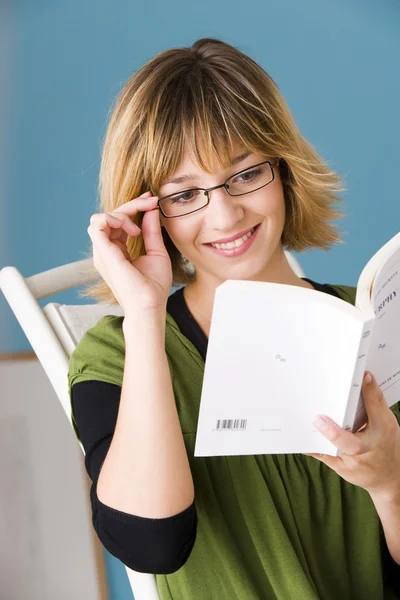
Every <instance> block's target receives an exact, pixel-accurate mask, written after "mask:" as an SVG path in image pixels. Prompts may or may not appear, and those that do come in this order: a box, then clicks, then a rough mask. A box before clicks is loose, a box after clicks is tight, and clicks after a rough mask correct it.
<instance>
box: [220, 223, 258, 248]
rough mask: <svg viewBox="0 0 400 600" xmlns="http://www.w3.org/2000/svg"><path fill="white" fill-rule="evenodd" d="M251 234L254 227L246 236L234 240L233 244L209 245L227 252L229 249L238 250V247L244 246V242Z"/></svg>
mask: <svg viewBox="0 0 400 600" xmlns="http://www.w3.org/2000/svg"><path fill="white" fill-rule="evenodd" d="M253 232H254V227H253V228H252V229H251V231H249V233H246V235H244V236H243V237H241V238H239V239H237V240H235V241H234V242H228V243H227V244H211V246H214V248H222V249H223V250H229V248H239V246H241V245H242V244H244V242H245V241H246V240H248V239H249V237H250V236H251V235H252V234H253Z"/></svg>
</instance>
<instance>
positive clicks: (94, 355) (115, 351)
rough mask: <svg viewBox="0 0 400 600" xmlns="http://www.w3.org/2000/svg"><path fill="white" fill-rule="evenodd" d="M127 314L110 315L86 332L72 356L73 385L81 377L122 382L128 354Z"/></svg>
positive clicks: (70, 378)
mask: <svg viewBox="0 0 400 600" xmlns="http://www.w3.org/2000/svg"><path fill="white" fill-rule="evenodd" d="M122 322H123V317H118V316H114V315H107V316H105V317H102V318H101V319H99V321H97V323H96V325H94V327H91V328H90V329H88V330H87V331H86V333H84V335H83V336H82V338H81V340H80V341H79V343H78V345H77V346H76V348H75V350H74V351H73V352H72V354H71V356H70V359H69V370H68V384H69V388H71V387H72V385H74V384H75V383H77V382H78V381H89V380H97V381H105V382H108V383H115V384H117V385H122V373H123V367H124V356H125V339H124V334H123V330H122Z"/></svg>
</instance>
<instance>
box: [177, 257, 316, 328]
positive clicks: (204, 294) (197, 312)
mask: <svg viewBox="0 0 400 600" xmlns="http://www.w3.org/2000/svg"><path fill="white" fill-rule="evenodd" d="M223 281H224V280H221V281H218V282H215V280H214V281H212V282H210V281H209V280H207V279H205V278H204V277H202V276H200V277H199V276H198V274H197V273H196V280H195V281H193V283H189V284H188V285H187V286H186V287H185V289H184V290H183V294H184V298H185V302H186V304H187V306H188V308H189V310H190V312H191V313H192V315H193V317H194V318H195V319H196V321H197V323H198V324H199V326H200V327H201V329H202V330H203V332H204V333H205V334H206V336H207V337H208V335H209V331H210V324H211V316H212V311H213V305H214V297H215V290H216V288H217V287H218V286H219V285H221V283H223ZM249 281H267V282H272V283H283V284H286V285H295V286H298V287H305V288H310V289H314V288H313V286H312V285H311V283H309V282H308V281H304V280H303V279H301V278H300V277H299V276H298V275H296V274H295V273H294V271H293V270H292V268H291V266H290V265H289V263H288V260H287V257H286V255H285V253H284V252H283V250H282V255H281V256H280V261H279V263H278V264H277V265H276V266H275V268H271V270H270V273H269V274H268V275H267V276H260V277H254V278H252V279H250V280H249Z"/></svg>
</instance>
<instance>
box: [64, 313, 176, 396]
mask: <svg viewBox="0 0 400 600" xmlns="http://www.w3.org/2000/svg"><path fill="white" fill-rule="evenodd" d="M123 321H124V317H121V316H115V315H107V316H104V317H102V318H101V319H99V320H98V321H97V323H96V325H94V327H91V328H90V329H88V330H87V331H86V332H85V333H84V335H83V336H82V338H81V340H80V341H79V343H78V345H77V346H76V348H75V350H74V351H73V352H72V354H71V356H70V359H69V369H68V386H69V390H71V387H72V386H73V385H74V384H75V383H78V382H81V381H90V380H96V381H105V382H107V383H114V384H116V385H119V386H122V378H123V371H124V363H125V337H124V332H123V329H122V324H123ZM180 336H181V334H180V331H179V328H178V326H177V324H176V322H175V321H174V319H173V318H172V317H171V315H169V314H168V313H167V318H166V341H167V346H168V348H169V349H171V350H172V349H173V348H174V347H175V346H176V344H177V343H178V339H179V338H180Z"/></svg>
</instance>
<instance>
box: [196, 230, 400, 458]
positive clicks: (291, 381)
mask: <svg viewBox="0 0 400 600" xmlns="http://www.w3.org/2000/svg"><path fill="white" fill-rule="evenodd" d="M366 369H368V370H369V371H371V372H372V373H373V375H374V376H375V378H376V380H377V382H378V384H379V385H380V387H381V389H382V391H383V393H384V395H385V398H386V401H387V403H388V405H389V406H392V405H393V404H395V403H396V402H399V401H400V233H398V234H397V235H395V236H394V237H393V238H392V239H391V240H390V241H388V242H387V243H386V244H385V245H384V246H383V247H382V248H381V249H380V250H379V251H378V252H377V253H376V254H375V255H374V256H373V257H372V258H371V259H370V261H369V262H368V263H367V265H366V266H365V268H364V269H363V271H362V273H361V275H360V278H359V280H358V284H357V293H356V305H355V306H353V305H352V304H350V303H349V302H346V301H345V300H342V299H341V298H337V297H335V296H331V295H330V294H326V293H324V292H319V291H317V290H311V289H307V288H301V287H297V286H292V285H286V284H279V283H269V282H268V283H264V282H257V281H243V280H227V281H225V282H224V283H223V284H222V285H220V286H219V287H218V288H217V289H216V293H215V299H214V306H213V314H212V321H211V329H210V335H209V341H208V349H207V359H206V364H205V372H204V380H203V388H202V395H201V403H200V412H199V420H198V427H197V436H196V446H195V453H194V455H195V456H223V455H226V456H228V455H239V454H278V453H303V452H314V453H324V454H330V455H333V456H336V455H337V454H338V451H337V449H336V447H335V446H334V445H333V444H332V443H331V442H329V441H328V440H327V439H326V438H325V437H324V436H323V435H322V433H320V432H319V431H318V430H317V429H315V427H314V426H313V424H312V421H313V419H314V418H315V417H316V416H317V415H319V414H321V415H324V414H325V415H327V416H329V417H330V418H331V419H333V421H335V423H337V424H338V425H339V426H340V427H343V428H346V429H349V430H350V431H352V432H355V431H358V430H359V429H360V428H361V427H362V426H363V425H365V423H366V420H367V417H366V413H365V410H364V405H363V399H362V394H361V386H362V379H363V375H364V371H365V370H366Z"/></svg>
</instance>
